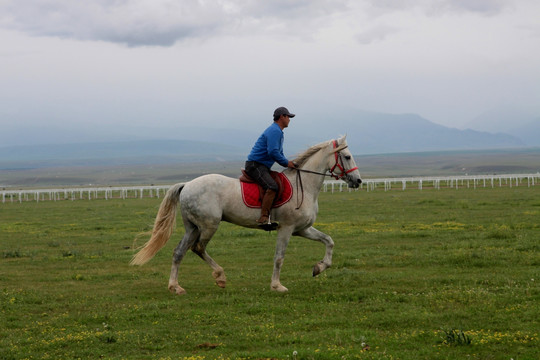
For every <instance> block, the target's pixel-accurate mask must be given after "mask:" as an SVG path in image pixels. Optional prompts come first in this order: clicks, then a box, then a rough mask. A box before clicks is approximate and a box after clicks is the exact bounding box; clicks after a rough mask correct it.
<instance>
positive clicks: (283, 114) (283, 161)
mask: <svg viewBox="0 0 540 360" xmlns="http://www.w3.org/2000/svg"><path fill="white" fill-rule="evenodd" d="M294 116H295V115H294V114H291V113H290V112H289V110H287V108H285V107H279V108H277V109H276V110H275V111H274V123H273V124H272V125H270V126H269V127H268V128H267V129H266V130H265V131H264V132H263V133H262V134H261V136H260V137H259V138H258V139H257V142H256V143H255V145H254V146H253V148H252V149H251V152H250V154H249V155H248V159H247V161H246V165H245V167H246V173H247V174H248V175H249V176H250V177H251V178H252V179H253V180H255V182H256V183H258V184H259V185H261V186H262V188H263V189H264V190H265V192H264V196H263V199H262V207H261V217H260V218H259V219H258V220H257V222H258V223H259V224H261V225H263V226H264V225H266V224H268V223H270V209H271V208H272V203H273V202H274V199H275V197H276V194H277V191H278V185H277V184H276V182H275V181H274V179H273V178H272V176H271V175H270V168H271V167H272V165H274V163H276V162H277V163H278V164H279V165H281V166H283V167H289V168H295V167H296V165H295V164H294V163H293V162H292V161H290V160H288V159H287V158H286V157H285V156H284V155H283V129H285V128H286V127H288V126H289V122H290V121H291V120H290V118H293V117H294Z"/></svg>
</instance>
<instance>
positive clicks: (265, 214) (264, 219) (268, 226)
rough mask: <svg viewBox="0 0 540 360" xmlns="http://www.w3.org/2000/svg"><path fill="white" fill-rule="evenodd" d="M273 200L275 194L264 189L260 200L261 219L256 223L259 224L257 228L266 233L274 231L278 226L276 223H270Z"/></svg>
mask: <svg viewBox="0 0 540 360" xmlns="http://www.w3.org/2000/svg"><path fill="white" fill-rule="evenodd" d="M275 198H276V192H275V191H274V190H271V189H266V191H265V193H264V196H263V199H262V206H261V217H260V218H259V220H257V222H258V223H259V227H261V228H263V229H264V230H267V231H270V230H275V229H276V228H277V225H278V224H277V223H272V222H270V210H271V209H272V204H273V203H274V199H275Z"/></svg>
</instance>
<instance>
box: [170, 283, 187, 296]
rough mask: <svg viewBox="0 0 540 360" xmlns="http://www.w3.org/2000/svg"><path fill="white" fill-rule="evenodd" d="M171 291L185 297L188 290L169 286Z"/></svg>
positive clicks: (177, 286) (178, 286)
mask: <svg viewBox="0 0 540 360" xmlns="http://www.w3.org/2000/svg"><path fill="white" fill-rule="evenodd" d="M169 291H170V292H172V293H173V294H176V295H184V294H185V293H186V290H184V288H182V287H181V286H180V285H169Z"/></svg>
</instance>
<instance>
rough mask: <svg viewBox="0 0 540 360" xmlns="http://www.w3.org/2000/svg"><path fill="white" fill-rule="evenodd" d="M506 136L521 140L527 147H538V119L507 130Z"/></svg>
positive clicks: (539, 136)
mask: <svg viewBox="0 0 540 360" xmlns="http://www.w3.org/2000/svg"><path fill="white" fill-rule="evenodd" d="M508 134H510V135H513V136H516V137H518V138H520V139H522V140H523V141H524V142H525V144H527V146H540V117H539V118H537V119H535V120H533V121H531V122H530V123H528V124H525V125H521V126H517V127H514V128H512V129H510V130H508Z"/></svg>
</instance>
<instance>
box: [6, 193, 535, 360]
mask: <svg viewBox="0 0 540 360" xmlns="http://www.w3.org/2000/svg"><path fill="white" fill-rule="evenodd" d="M159 202H160V200H159V199H155V198H145V199H127V200H108V201H106V200H92V201H88V200H77V201H56V202H53V201H47V202H39V203H36V202H23V203H18V202H15V203H5V204H0V358H1V359H77V358H80V359H100V358H102V359H196V360H203V359H241V358H242V359H506V360H508V359H511V358H512V359H515V360H518V359H520V360H521V359H538V358H539V354H540V352H539V350H538V349H539V348H540V339H539V337H540V329H539V323H538V319H539V318H540V286H539V283H540V253H539V246H540V245H539V236H540V224H539V220H540V186H535V187H526V186H520V187H513V188H509V187H502V188H499V187H496V188H493V189H492V188H478V189H474V190H473V189H465V188H463V189H459V190H456V189H441V190H435V189H427V190H423V191H420V190H406V191H401V190H392V191H387V192H385V191H383V190H381V189H378V190H376V191H370V192H366V191H365V190H362V191H356V192H343V193H334V194H331V193H321V196H320V213H319V217H318V219H317V222H316V225H315V226H316V227H317V228H319V229H320V230H322V231H324V232H326V233H328V234H330V235H331V236H332V237H333V239H334V241H335V249H334V264H333V267H332V268H330V269H328V270H327V271H326V272H324V273H323V274H321V275H320V276H318V277H316V278H313V277H312V276H311V268H312V266H313V264H315V263H316V262H317V261H318V260H320V259H321V258H322V256H323V253H324V248H323V245H322V244H319V243H314V242H311V241H309V240H306V239H303V238H293V239H292V240H291V242H290V244H289V248H288V250H287V255H286V257H285V263H284V266H283V270H282V276H281V280H282V282H283V284H284V285H285V286H287V287H288V288H289V293H287V294H277V293H274V292H271V291H270V289H269V287H270V276H271V272H272V266H273V262H272V258H273V253H274V243H275V233H270V234H268V233H265V232H261V231H256V230H249V229H243V228H240V227H236V226H233V225H230V224H225V223H224V224H223V225H222V227H221V228H220V230H219V231H218V233H217V234H216V236H215V237H214V239H213V240H212V242H211V243H210V245H209V248H208V251H209V253H210V254H211V255H212V256H213V258H214V259H215V260H216V261H217V262H218V263H219V264H220V265H221V266H223V267H224V268H225V271H226V272H227V277H228V284H227V288H225V289H221V288H219V287H217V286H216V285H215V284H214V281H213V278H212V276H211V269H210V268H209V267H208V266H207V265H206V264H205V263H204V262H202V261H201V260H200V259H199V258H198V257H197V256H196V255H194V254H192V253H189V254H188V255H187V256H186V257H185V259H184V262H183V263H182V266H181V268H180V284H181V285H182V286H183V287H184V288H185V289H186V290H187V291H188V293H187V295H185V296H181V297H179V296H175V295H172V294H170V293H169V292H168V291H167V280H168V276H169V271H170V261H171V254H172V249H173V248H174V246H175V245H176V243H177V242H178V241H179V240H180V238H181V236H182V233H183V231H182V226H181V222H179V227H178V229H177V231H176V233H175V235H174V238H173V239H172V240H171V241H170V242H169V243H168V244H167V245H166V247H165V248H164V249H162V250H161V252H159V253H158V254H157V255H156V257H155V258H154V259H153V260H152V261H151V262H150V263H148V264H147V265H145V266H142V267H130V266H129V265H128V263H129V260H130V259H131V257H132V255H133V253H134V251H133V250H132V246H133V245H134V241H133V239H134V238H135V237H136V236H137V235H138V234H141V233H143V232H146V231H148V230H150V229H151V224H152V223H153V219H154V216H155V214H156V212H157V208H158V206H159ZM145 240H146V237H145V236H142V237H140V238H139V240H138V241H137V242H136V244H137V245H142V243H143V242H144V241H145Z"/></svg>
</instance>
